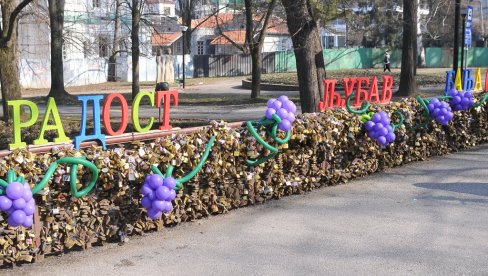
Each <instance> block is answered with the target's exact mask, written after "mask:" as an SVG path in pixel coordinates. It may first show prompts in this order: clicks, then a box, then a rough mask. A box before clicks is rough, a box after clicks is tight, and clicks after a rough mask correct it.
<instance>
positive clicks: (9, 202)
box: [0, 196, 12, 211]
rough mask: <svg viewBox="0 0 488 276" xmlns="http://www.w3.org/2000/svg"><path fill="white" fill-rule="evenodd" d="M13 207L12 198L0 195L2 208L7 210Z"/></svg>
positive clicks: (0, 206) (0, 207)
mask: <svg viewBox="0 0 488 276" xmlns="http://www.w3.org/2000/svg"><path fill="white" fill-rule="evenodd" d="M11 207H12V200H10V199H9V198H8V197H7V196H0V210H2V211H7V210H8V209H10V208H11Z"/></svg>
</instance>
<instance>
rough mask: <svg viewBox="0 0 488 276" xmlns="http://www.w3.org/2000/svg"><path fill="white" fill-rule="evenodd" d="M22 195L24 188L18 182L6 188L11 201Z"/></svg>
mask: <svg viewBox="0 0 488 276" xmlns="http://www.w3.org/2000/svg"><path fill="white" fill-rule="evenodd" d="M23 195H24V186H23V185H22V184H21V183H19V182H12V183H10V184H9V185H8V186H7V196H8V197H9V198H10V199H11V200H16V199H19V198H21V197H22V196H23Z"/></svg>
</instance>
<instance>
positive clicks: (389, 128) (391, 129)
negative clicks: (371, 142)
mask: <svg viewBox="0 0 488 276" xmlns="http://www.w3.org/2000/svg"><path fill="white" fill-rule="evenodd" d="M385 128H386V130H388V132H393V128H392V127H391V125H386V127H385Z"/></svg>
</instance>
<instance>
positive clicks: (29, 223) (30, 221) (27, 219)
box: [22, 215, 34, 228]
mask: <svg viewBox="0 0 488 276" xmlns="http://www.w3.org/2000/svg"><path fill="white" fill-rule="evenodd" d="M32 224H34V217H33V216H32V215H30V216H26V217H25V219H24V223H22V226H24V227H25V228H29V227H31V226H32Z"/></svg>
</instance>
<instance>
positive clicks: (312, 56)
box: [281, 0, 325, 112]
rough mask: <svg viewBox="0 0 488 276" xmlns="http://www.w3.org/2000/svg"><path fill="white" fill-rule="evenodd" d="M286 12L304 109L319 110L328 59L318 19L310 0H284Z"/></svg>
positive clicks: (304, 110) (282, 0)
mask: <svg viewBox="0 0 488 276" xmlns="http://www.w3.org/2000/svg"><path fill="white" fill-rule="evenodd" d="M281 2H282V3H283V6H284V8H285V12H286V18H287V24H288V30H289V31H290V35H291V39H292V42H293V47H294V51H295V59H296V64H297V75H298V85H299V87H300V103H301V107H302V112H315V111H317V109H318V103H319V100H320V92H321V90H320V87H321V83H322V80H323V79H324V78H325V62H324V56H323V53H322V45H320V36H319V31H318V27H317V22H316V20H315V17H314V13H313V10H312V7H311V5H310V1H309V0H281Z"/></svg>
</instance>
